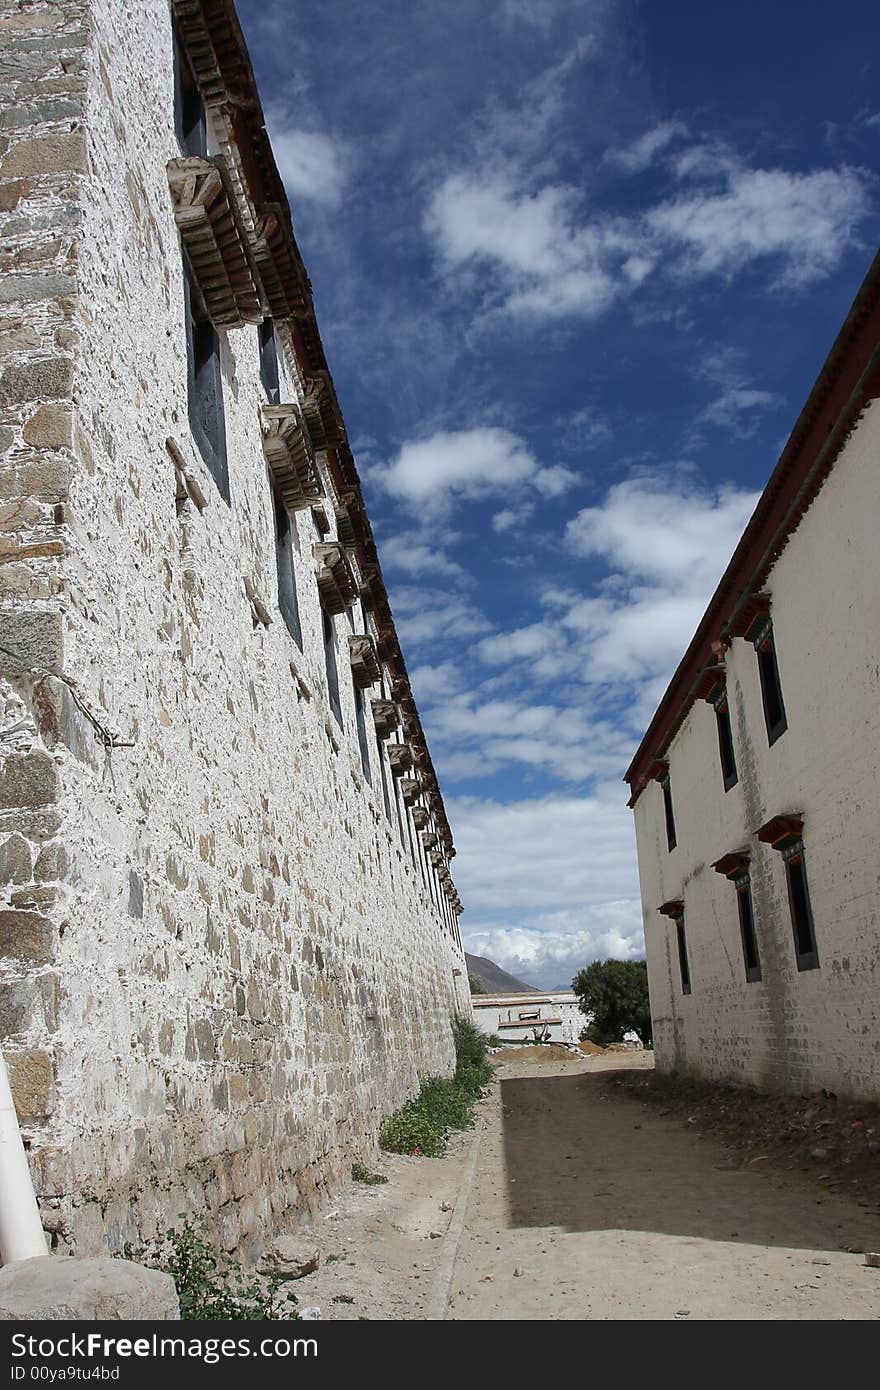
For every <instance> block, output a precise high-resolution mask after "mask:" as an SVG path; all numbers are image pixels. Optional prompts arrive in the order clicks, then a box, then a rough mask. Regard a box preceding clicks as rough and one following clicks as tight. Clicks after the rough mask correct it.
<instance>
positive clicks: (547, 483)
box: [534, 463, 580, 497]
mask: <svg viewBox="0 0 880 1390" xmlns="http://www.w3.org/2000/svg"><path fill="white" fill-rule="evenodd" d="M579 481H580V480H579V478H578V475H577V473H574V472H572V470H571V469H570V468H563V467H562V466H561V465H560V464H558V463H557V464H554V465H553V467H552V468H539V469H538V471H537V473H536V474H535V477H534V484H535V487H536V488H537V489H538V491H539V492H540V493H541V496H542V497H561V496H562V494H563V493H564V492H568V490H569V488H572V487H574V486H575V485H576V484H577V483H578V482H579Z"/></svg>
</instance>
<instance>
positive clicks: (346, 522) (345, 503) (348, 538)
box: [336, 493, 357, 550]
mask: <svg viewBox="0 0 880 1390" xmlns="http://www.w3.org/2000/svg"><path fill="white" fill-rule="evenodd" d="M353 516H354V494H353V493H346V495H345V497H343V498H342V500H341V501H340V502H339V503H338V505H337V507H336V534H337V536H338V537H339V540H340V541H341V543H342V544H343V545H344V546H345V548H346V550H354V548H355V546H356V545H357V535H356V534H355V529H354V519H353Z"/></svg>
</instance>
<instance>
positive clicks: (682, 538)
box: [565, 478, 757, 598]
mask: <svg viewBox="0 0 880 1390" xmlns="http://www.w3.org/2000/svg"><path fill="white" fill-rule="evenodd" d="M756 501H757V494H756V493H753V492H743V491H739V490H736V489H733V488H722V489H720V490H718V491H710V490H707V489H704V488H701V487H699V486H692V487H690V488H688V487H686V486H684V485H682V484H680V485H678V486H676V485H675V484H670V482H669V481H668V480H667V479H660V478H657V479H651V478H640V479H633V480H631V481H628V482H623V483H617V484H616V485H615V486H614V487H612V488H611V489H610V490H609V492H608V494H607V496H606V498H605V501H604V502H603V504H602V506H600V507H585V508H584V509H583V510H582V511H580V512H578V514H577V516H576V517H575V518H574V519H573V520H572V521H570V522H569V524H568V526H567V527H566V532H565V536H566V543H567V544H568V545H569V547H570V548H571V550H572V552H573V553H574V554H575V555H581V556H593V555H596V556H600V557H601V558H603V559H605V560H606V561H608V562H609V563H610V565H611V566H612V567H613V568H614V569H615V570H616V571H618V572H619V573H621V574H622V576H624V577H625V579H626V582H627V585H628V587H629V588H631V589H632V588H638V586H639V583H640V582H641V581H648V582H649V583H651V584H655V585H660V586H662V587H663V589H664V590H665V591H668V592H670V593H673V594H676V593H677V594H685V595H688V594H692V595H695V596H696V597H702V598H708V597H709V595H710V593H711V590H712V588H713V587H714V585H715V584H716V583H717V581H718V579H719V578H720V577H721V572H722V570H723V568H724V566H725V564H726V563H727V561H728V559H729V558H730V555H731V553H732V551H733V548H734V545H735V544H736V541H737V540H738V539H739V536H740V534H741V532H742V530H743V527H744V526H745V523H746V522H747V521H748V518H749V516H750V515H751V513H752V511H753V510H754V506H755V502H756Z"/></svg>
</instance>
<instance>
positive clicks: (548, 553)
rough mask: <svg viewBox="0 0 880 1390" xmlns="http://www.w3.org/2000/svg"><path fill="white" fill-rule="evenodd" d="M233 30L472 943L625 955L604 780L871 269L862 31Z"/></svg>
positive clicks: (498, 955) (768, 12)
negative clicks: (337, 414) (430, 763)
mask: <svg viewBox="0 0 880 1390" xmlns="http://www.w3.org/2000/svg"><path fill="white" fill-rule="evenodd" d="M239 13H240V16H241V20H242V25H243V27H244V30H245V36H246V38H247V40H248V43H249V45H250V49H251V55H252V58H253V61H254V66H255V69H256V73H257V79H258V83H259V86H260V91H261V94H262V97H263V104H264V107H265V109H266V114H267V121H268V125H269V128H270V132H271V134H272V138H273V144H274V148H275V154H276V158H277V160H278V164H279V167H280V169H281V171H282V174H283V175H284V178H285V183H286V185H287V188H288V192H289V196H290V201H291V206H292V209H293V215H294V225H295V227H296V231H297V235H298V238H299V242H300V246H301V250H302V252H303V256H304V258H305V261H306V265H307V267H308V269H309V273H310V275H311V278H312V282H313V286H314V292H315V301H316V307H317V312H318V320H319V323H320V326H321V330H322V334H323V338H324V343H325V347H326V351H327V356H328V359H329V362H330V366H331V369H332V371H333V375H334V379H335V382H336V386H337V390H338V393H339V397H340V400H341V402H342V406H343V411H344V414H345V418H346V423H347V426H348V431H349V437H350V439H351V441H352V444H353V447H354V451H355V455H356V457H357V460H358V464H359V467H360V470H361V474H362V477H363V479H364V484H365V492H366V496H367V503H368V506H369V508H370V514H371V517H372V519H373V523H374V527H375V530H376V535H377V538H378V541H379V548H380V556H381V559H382V564H383V570H384V572H385V577H386V582H387V583H388V586H389V590H390V593H391V599H392V605H393V608H394V612H395V618H396V621H397V625H398V629H399V631H400V634H401V639H402V642H403V647H404V652H405V655H406V659H407V664H408V667H409V670H410V674H411V677H412V682H413V687H414V691H415V695H416V698H417V700H418V703H419V708H420V711H421V714H422V719H423V723H424V725H425V729H426V731H427V734H428V739H429V742H430V745H431V751H432V755H433V758H434V762H435V764H436V766H437V770H438V773H439V775H440V779H441V784H442V786H443V791H444V796H445V799H446V804H447V809H448V812H449V816H450V821H451V824H452V828H453V832H454V834H455V838H456V844H457V846H458V857H457V859H456V861H455V863H454V865H453V868H454V871H455V878H456V882H457V885H458V888H459V891H460V893H461V895H462V898H463V900H464V903H465V909H466V910H465V915H464V917H463V918H462V931H463V935H464V937H465V941H466V944H467V946H468V948H469V949H471V950H474V951H476V952H478V953H479V954H485V955H490V956H492V957H493V959H495V960H497V961H498V962H499V963H500V964H502V965H504V966H506V967H507V968H508V969H512V970H513V971H514V972H515V973H517V974H519V975H521V976H523V977H524V978H525V979H527V980H529V981H531V982H533V983H535V984H537V985H539V986H542V987H549V986H551V985H554V984H560V983H567V982H568V981H569V980H570V978H571V976H572V974H573V972H574V971H575V970H576V969H578V968H579V967H580V966H581V965H584V964H586V963H587V962H588V961H589V960H591V959H594V958H595V957H597V956H599V957H604V956H608V955H614V956H618V957H628V956H636V955H641V954H642V950H643V943H642V934H641V920H640V911H639V906H638V889H637V874H636V864H635V844H634V837H633V831H632V825H631V816H630V812H629V811H628V810H627V809H626V806H625V802H626V790H625V788H624V786H623V783H622V782H621V778H622V775H623V772H624V770H625V768H626V766H627V764H628V762H629V759H630V757H631V754H632V752H633V750H634V748H635V746H636V744H637V743H638V741H639V738H640V736H641V733H642V732H643V730H644V728H645V726H646V724H647V722H648V719H649V718H650V715H651V714H652V712H653V709H654V707H655V705H656V703H657V700H658V699H659V697H660V695H661V694H662V692H663V689H664V688H665V685H666V682H667V681H668V678H669V676H670V675H671V673H672V670H673V669H674V667H675V665H676V664H677V661H678V658H679V657H680V655H681V653H682V651H683V650H684V647H685V646H686V644H687V642H688V641H689V639H690V637H691V635H692V633H693V630H694V628H695V626H696V623H697V621H698V619H699V617H700V614H701V612H702V609H703V607H704V605H705V602H706V600H707V598H708V597H709V594H710V593H711V591H712V589H713V587H714V585H715V582H716V581H717V579H718V577H719V575H720V573H721V571H722V570H723V568H724V565H725V563H726V561H727V559H728V558H729V555H730V553H731V551H732V549H733V546H734V544H735V542H736V540H737V538H738V536H739V533H740V532H741V530H742V528H743V526H744V524H745V522H746V520H747V519H748V516H749V514H750V512H751V509H752V507H753V505H754V502H755V500H756V496H757V492H758V491H759V490H760V488H761V487H762V486H763V484H764V482H765V481H766V479H767V477H768V475H769V473H770V471H771V469H772V467H773V465H774V463H775V461H776V458H777V457H778V454H779V452H780V449H781V447H782V444H783V443H784V440H785V438H786V436H787V434H788V432H789V430H790V428H791V426H792V425H793V423H794V420H795V418H796V416H797V413H798V411H799V410H800V407H801V405H802V404H803V401H804V399H805V397H806V394H807V392H808V390H809V388H810V386H811V385H812V382H813V380H814V378H815V376H816V373H817V371H818V369H819V367H820V366H821V363H822V361H823V359H824V356H825V353H826V352H827V350H828V347H829V346H830V344H831V341H832V339H833V337H834V335H835V333H836V332H837V329H838V327H839V325H840V323H841V321H842V319H843V316H844V314H845V312H846V310H847V308H848V306H849V303H850V301H851V299H852V296H853V294H854V293H855V290H856V289H857V287H858V285H859V283H860V281H861V279H862V276H863V274H864V272H865V270H866V269H867V266H868V264H869V262H870V259H871V257H872V255H873V252H874V250H875V247H876V243H877V239H878V237H877V209H878V202H880V189H878V179H877V172H878V156H880V97H878V95H877V92H876V76H877V74H876V63H873V64H872V54H873V52H874V50H875V47H876V38H877V23H876V10H875V8H874V7H873V6H872V5H869V4H868V3H864V4H862V3H858V2H857V0H856V2H854V3H847V4H844V5H843V6H838V7H829V6H828V5H827V3H824V4H818V3H811V2H810V0H806V2H805V3H798V4H794V3H784V2H783V3H777V4H767V3H766V0H763V3H761V4H758V3H754V0H744V2H743V3H741V4H740V5H739V6H738V7H736V8H734V7H731V6H721V5H705V4H698V3H696V0H689V2H688V3H684V0H679V2H678V3H676V0H670V3H668V4H664V5H656V4H654V5H651V4H647V3H642V4H638V3H633V0H449V3H447V4H446V5H443V6H438V5H436V4H435V3H433V0H395V2H394V3H391V0H388V2H387V3H376V2H375V0H364V2H363V3H359V4H357V5H355V4H352V3H332V2H331V3H329V4H328V3H326V0H323V2H322V3H318V0H259V3H257V0H239Z"/></svg>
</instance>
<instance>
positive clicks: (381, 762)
mask: <svg viewBox="0 0 880 1390" xmlns="http://www.w3.org/2000/svg"><path fill="white" fill-rule="evenodd" d="M376 752H377V754H378V757H379V771H380V773H381V774H382V799H383V801H384V802H385V814H386V816H387V817H388V819H389V820H390V819H391V802H390V801H389V799H388V774H387V772H386V771H385V750H384V749H383V747H382V740H381V739H380V737H379V735H378V733H377V734H376Z"/></svg>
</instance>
